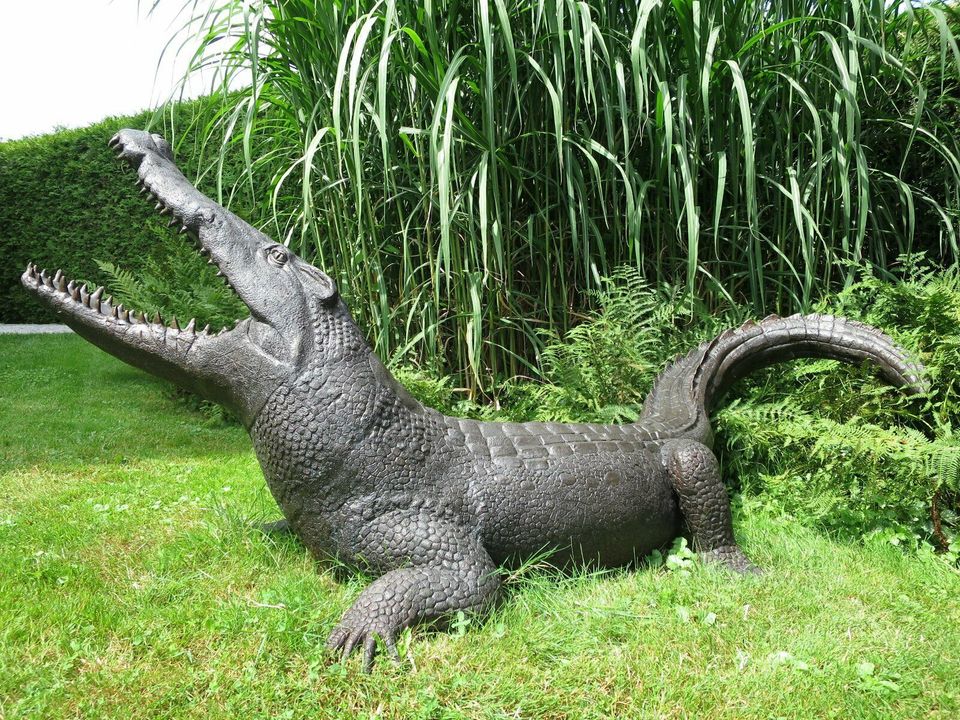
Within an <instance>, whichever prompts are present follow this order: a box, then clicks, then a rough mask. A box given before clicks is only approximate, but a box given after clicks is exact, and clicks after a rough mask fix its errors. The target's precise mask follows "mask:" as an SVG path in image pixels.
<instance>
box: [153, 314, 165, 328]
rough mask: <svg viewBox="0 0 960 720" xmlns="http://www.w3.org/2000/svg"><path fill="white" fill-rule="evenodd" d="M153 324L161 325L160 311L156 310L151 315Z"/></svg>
mask: <svg viewBox="0 0 960 720" xmlns="http://www.w3.org/2000/svg"><path fill="white" fill-rule="evenodd" d="M153 324H154V325H163V318H162V317H160V311H159V310H157V314H156V315H154V316H153Z"/></svg>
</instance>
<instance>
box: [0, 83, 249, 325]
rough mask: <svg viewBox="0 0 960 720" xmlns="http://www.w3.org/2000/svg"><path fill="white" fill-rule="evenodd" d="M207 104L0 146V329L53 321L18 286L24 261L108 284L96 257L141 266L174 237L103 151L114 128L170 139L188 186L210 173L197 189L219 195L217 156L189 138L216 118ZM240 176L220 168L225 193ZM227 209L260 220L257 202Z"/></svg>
mask: <svg viewBox="0 0 960 720" xmlns="http://www.w3.org/2000/svg"><path fill="white" fill-rule="evenodd" d="M219 106H220V103H219V101H217V103H216V107H217V108H219ZM213 107H214V104H213V103H212V102H210V101H208V100H206V99H204V100H198V101H194V102H190V103H183V104H180V105H177V106H174V107H173V108H172V109H170V110H169V114H167V115H163V116H159V115H156V114H154V113H151V112H143V113H140V114H139V115H133V116H129V117H117V118H109V119H106V120H104V121H102V122H99V123H97V124H95V125H90V126H88V127H85V128H80V129H78V130H64V131H61V132H56V133H52V134H49V135H40V136H36V137H30V138H25V139H23V140H15V141H11V142H6V143H0V322H6V323H20V322H48V321H53V320H54V319H55V317H56V316H55V314H54V313H52V312H51V311H49V310H48V309H47V308H45V307H42V306H41V305H40V304H39V303H37V302H36V301H35V300H34V299H33V298H32V297H30V296H29V295H28V294H27V293H26V292H25V291H24V290H23V288H22V287H21V285H20V275H21V274H22V273H23V270H24V268H25V267H26V265H27V262H29V261H32V262H35V263H37V264H38V265H39V266H41V267H46V268H49V269H51V270H54V269H56V268H62V269H63V271H64V273H65V274H66V275H67V276H68V277H71V278H77V279H80V280H84V281H87V282H94V283H97V284H104V283H105V282H106V280H107V277H105V276H104V274H103V273H102V271H101V270H100V269H99V267H98V266H97V262H96V261H97V260H101V261H109V262H111V263H114V264H116V265H118V266H120V267H123V268H127V269H136V268H139V267H140V266H141V265H142V263H143V260H144V258H145V257H147V256H149V255H150V253H151V251H152V250H153V249H154V247H155V246H156V242H157V232H158V231H160V232H170V233H173V231H172V230H170V231H167V230H166V228H165V226H166V220H165V219H164V218H161V217H159V216H158V215H157V214H156V213H155V212H154V211H153V208H152V207H151V205H150V204H149V203H147V202H145V201H144V199H143V198H142V197H141V196H139V195H138V190H137V187H136V185H135V184H134V178H133V175H132V173H131V171H130V170H129V168H127V167H126V166H125V165H121V164H120V163H119V162H118V161H117V160H116V159H115V158H114V156H113V153H112V152H111V151H110V149H109V148H108V147H107V141H108V140H109V139H110V137H111V136H112V135H113V134H114V133H116V132H117V130H119V129H121V128H124V127H134V128H150V129H151V130H153V131H155V132H160V133H162V134H164V135H165V136H167V137H168V139H170V140H172V141H173V144H174V147H175V152H176V156H177V162H178V164H179V165H180V167H181V168H182V169H183V171H184V173H185V174H186V175H187V176H188V177H190V178H191V180H194V179H195V178H197V176H198V175H199V174H200V170H201V169H203V170H206V171H207V172H206V174H205V177H204V178H203V179H202V180H201V181H200V183H199V187H200V189H201V190H203V191H204V192H206V193H207V194H208V195H211V196H212V197H216V168H215V167H212V164H213V163H215V162H216V161H215V159H214V158H215V157H216V154H215V153H214V152H212V151H211V152H206V150H205V149H204V148H202V147H200V146H199V145H198V140H197V138H198V137H202V135H203V133H202V131H201V132H197V131H195V129H196V128H198V127H199V128H202V127H203V125H204V124H205V123H209V122H214V121H215V120H216V118H215V117H214V116H213V112H214V111H213V110H211V108H213ZM171 128H176V129H177V130H178V131H180V134H179V136H178V137H172V135H171ZM214 150H216V148H214ZM241 172H242V157H241V156H240V155H239V153H237V158H236V162H235V163H232V164H230V165H229V166H226V167H224V170H223V175H224V185H223V186H224V187H226V188H230V187H232V186H233V184H234V181H235V180H236V178H237V177H239V176H240V173H241ZM231 204H232V206H233V208H234V210H236V211H237V212H238V213H241V214H243V215H244V216H245V217H247V218H248V219H251V218H252V219H256V215H257V213H256V209H255V204H254V202H252V201H248V202H245V201H244V198H238V197H236V196H235V197H234V198H233V202H232V203H231ZM238 205H247V207H244V208H240V207H237V206H238Z"/></svg>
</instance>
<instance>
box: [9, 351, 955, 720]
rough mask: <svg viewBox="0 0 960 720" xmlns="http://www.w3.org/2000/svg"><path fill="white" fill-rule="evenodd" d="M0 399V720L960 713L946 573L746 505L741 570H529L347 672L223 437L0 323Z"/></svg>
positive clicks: (939, 565)
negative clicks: (396, 653) (484, 607)
mask: <svg viewBox="0 0 960 720" xmlns="http://www.w3.org/2000/svg"><path fill="white" fill-rule="evenodd" d="M0 397H3V398H4V401H3V403H2V404H0V718H13V717H38V718H39V717H42V718H67V717H84V718H95V717H104V718H117V717H122V718H125V719H131V720H132V719H133V718H145V717H151V718H152V717H177V718H191V717H224V718H235V717H244V718H248V717H278V718H280V717H289V718H300V717H319V718H327V717H329V718H340V717H397V718H457V717H470V718H499V717H503V718H506V717H549V718H604V717H612V716H619V717H630V718H633V717H710V718H726V717H729V718H743V717H764V718H766V717H791V718H792V717H796V718H809V717H840V718H869V717H884V718H887V717H904V718H918V717H925V718H926V717H930V718H955V717H958V716H960V687H958V685H957V682H956V680H957V678H958V677H960V631H958V627H960V576H958V575H957V574H956V573H955V572H953V571H951V570H950V569H949V568H948V567H947V566H946V564H945V563H943V562H941V561H939V560H938V559H936V558H935V557H933V556H931V555H928V554H923V553H920V554H904V553H903V552H902V551H900V550H898V549H897V548H894V547H892V546H890V545H889V544H880V543H877V544H870V545H866V546H859V545H852V544H841V543H836V542H832V541H831V540H829V539H827V538H825V537H824V536H822V535H820V534H817V533H815V532H813V531H811V530H808V529H805V528H802V527H800V526H798V525H796V524H793V523H791V522H788V521H785V520H782V519H777V518H771V517H769V516H766V515H764V514H762V513H759V512H757V511H752V510H750V507H751V503H750V502H747V503H746V505H747V508H748V509H747V510H742V511H740V512H739V513H738V517H737V519H736V527H737V531H738V535H739V537H740V539H741V541H742V543H743V545H744V547H745V548H746V550H747V552H748V553H749V555H750V556H751V557H752V558H754V559H755V560H756V561H757V562H758V563H760V564H762V565H763V566H764V567H765V568H766V569H767V573H766V574H765V575H764V576H762V577H760V578H755V579H746V580H745V579H739V578H735V577H731V576H728V575H727V574H725V573H722V572H718V571H714V570H710V569H704V568H700V567H694V568H693V569H692V572H690V573H689V574H687V573H683V572H677V571H667V570H663V569H661V570H649V569H647V570H641V571H637V572H613V573H608V574H604V575H585V576H559V575H556V574H554V573H548V572H539V571H528V572H526V573H524V574H522V575H521V577H519V578H515V579H514V581H512V582H511V583H509V587H510V591H509V592H508V594H507V596H506V599H505V602H504V604H503V606H502V607H501V608H500V609H499V610H498V611H497V612H495V613H494V614H492V615H491V616H489V617H488V618H485V619H476V620H473V621H472V622H470V623H469V624H468V626H466V627H461V630H462V631H460V632H458V631H456V630H454V631H452V632H450V633H428V632H425V631H422V630H417V631H415V632H413V633H412V634H406V635H405V636H404V639H403V644H402V650H403V651H404V652H405V653H407V654H408V655H409V657H410V658H412V662H413V663H415V666H416V671H414V672H411V671H410V669H409V662H411V661H408V666H407V667H403V668H398V667H395V666H393V665H391V664H390V663H388V662H382V663H380V664H378V666H377V668H376V671H375V673H374V674H373V675H372V676H369V677H368V676H363V675H361V674H360V672H359V664H358V663H357V662H356V661H353V662H350V663H348V664H347V665H346V666H341V665H339V664H335V663H332V662H330V661H329V660H328V659H327V658H326V657H325V655H324V653H323V650H322V646H323V640H324V638H325V636H326V633H327V632H328V631H329V630H330V629H331V627H332V626H333V624H334V623H335V622H336V620H337V618H338V617H339V615H340V613H341V612H342V611H343V610H344V609H345V608H346V607H347V605H348V604H349V602H350V601H351V599H352V598H353V597H355V596H356V594H357V593H358V592H359V590H360V588H361V587H362V584H363V580H362V579H361V578H358V577H350V576H348V577H346V578H337V577H335V574H334V573H333V572H332V570H331V569H330V568H326V567H322V566H318V565H317V564H316V563H315V562H314V561H313V560H311V559H310V558H309V557H308V556H307V554H306V552H305V551H304V550H303V548H302V547H300V546H299V545H298V544H297V543H295V542H293V541H288V540H282V541H277V540H275V539H271V538H268V537H266V536H264V535H262V534H261V533H260V532H258V531H257V530H255V529H254V527H253V526H254V524H255V523H257V522H262V521H265V520H269V519H273V518H275V517H277V515H278V513H277V511H276V508H275V506H274V505H273V501H272V500H271V499H270V497H269V494H268V493H267V491H266V489H265V486H264V483H263V479H262V476H261V474H260V471H259V468H258V467H257V463H256V460H255V458H254V457H253V453H252V451H251V448H250V445H249V442H248V440H247V439H246V437H245V436H244V434H243V432H242V431H241V430H240V429H239V428H237V427H233V426H211V425H210V424H209V422H208V421H206V420H205V418H204V417H203V416H201V415H198V414H192V413H191V412H190V411H188V410H186V409H185V408H184V407H183V405H182V404H180V403H178V402H177V401H175V400H173V399H171V397H170V395H169V393H168V391H167V389H166V388H165V386H164V385H162V384H161V383H159V382H155V381H153V380H151V379H149V378H148V377H146V376H145V375H143V374H142V373H139V372H137V371H135V370H132V369H129V368H127V367H126V366H124V365H122V364H120V363H119V362H118V361H116V360H114V359H112V358H110V357H108V356H106V355H104V354H103V353H101V352H99V351H98V350H96V349H94V348H93V347H91V346H89V345H87V344H85V343H84V342H83V341H81V340H80V339H78V338H75V337H29V338H23V337H12V336H5V337H0Z"/></svg>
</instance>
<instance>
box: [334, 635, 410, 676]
mask: <svg viewBox="0 0 960 720" xmlns="http://www.w3.org/2000/svg"><path fill="white" fill-rule="evenodd" d="M395 634H396V633H395V632H392V631H389V630H386V629H382V630H381V629H376V628H372V627H365V626H360V627H350V626H346V625H344V624H342V623H341V624H340V625H338V626H337V627H336V628H334V629H333V632H331V633H330V636H329V637H328V638H327V650H329V651H330V652H331V653H332V654H333V655H334V656H337V655H339V661H340V662H341V663H343V662H346V661H347V660H348V659H349V657H350V656H351V655H352V654H353V653H354V651H356V650H358V649H360V648H363V672H364V673H365V674H369V673H370V672H371V671H372V670H373V661H374V659H375V658H376V656H377V640H378V639H380V640H381V641H382V642H383V644H384V646H385V647H386V648H387V654H388V655H389V656H390V659H391V660H393V661H394V662H400V653H399V651H398V650H397V642H396V639H395Z"/></svg>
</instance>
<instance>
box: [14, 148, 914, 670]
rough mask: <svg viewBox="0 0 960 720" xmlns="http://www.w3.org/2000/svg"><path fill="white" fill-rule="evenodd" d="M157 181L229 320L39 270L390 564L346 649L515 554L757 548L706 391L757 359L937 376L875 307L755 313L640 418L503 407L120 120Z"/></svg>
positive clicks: (314, 536) (344, 637) (272, 471)
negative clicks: (734, 501)
mask: <svg viewBox="0 0 960 720" xmlns="http://www.w3.org/2000/svg"><path fill="white" fill-rule="evenodd" d="M110 146H111V147H112V148H114V149H115V150H116V151H117V153H118V155H119V157H121V158H122V159H124V160H126V161H127V162H128V163H129V164H130V165H131V166H132V167H133V168H135V170H136V173H137V175H138V184H139V185H140V187H141V192H142V193H144V194H146V195H147V196H148V197H149V198H150V199H151V200H153V199H155V200H156V207H157V209H158V210H159V211H160V212H161V214H166V215H170V216H172V220H171V224H173V223H178V224H180V226H181V232H184V233H189V234H190V235H191V236H192V237H193V238H194V239H196V241H197V242H198V244H199V252H200V253H201V254H203V255H205V256H209V262H211V263H214V264H215V265H216V266H217V268H218V269H219V271H220V273H222V274H223V275H224V276H225V279H226V281H227V282H228V284H229V285H230V286H231V287H232V288H233V290H234V291H235V292H236V293H237V295H239V297H240V298H241V299H242V300H243V302H244V303H245V304H246V306H247V307H248V308H249V311H250V317H249V318H248V319H246V320H243V321H241V322H240V323H239V324H238V325H237V326H236V327H235V328H234V329H232V330H229V331H227V330H222V331H221V332H220V333H217V334H211V333H209V332H208V331H207V330H206V329H204V330H198V329H197V328H196V327H195V324H194V322H193V321H191V322H190V323H189V324H188V325H186V326H185V327H182V328H181V327H179V326H178V324H177V323H176V320H173V322H172V323H170V324H169V325H165V324H164V323H163V321H162V319H161V318H159V317H156V318H154V319H153V320H152V321H151V320H150V319H148V318H146V317H144V316H143V314H142V313H136V312H131V311H130V310H128V309H127V308H124V307H123V306H122V305H115V304H113V303H112V302H111V300H110V299H109V298H104V297H103V288H97V289H96V290H94V291H92V292H90V291H88V289H87V287H86V286H82V287H78V286H77V285H76V283H74V282H73V281H68V280H67V279H66V278H65V277H64V276H63V273H62V272H60V271H57V272H56V273H55V274H52V275H51V274H50V273H48V272H47V271H46V270H38V269H37V268H36V267H35V266H34V265H32V264H31V265H29V266H28V267H27V270H26V272H25V273H24V274H23V277H22V282H23V285H24V286H25V287H26V288H27V289H28V290H29V291H31V292H32V293H34V294H35V295H36V296H37V297H39V298H40V299H41V300H43V301H44V302H46V303H47V304H49V305H50V306H52V307H53V308H55V309H56V310H58V311H59V312H60V313H61V314H62V315H63V318H64V320H65V321H66V323H67V324H68V325H70V326H71V327H72V328H73V329H74V330H75V331H76V332H77V333H79V334H80V335H81V336H83V337H84V338H86V339H87V340H89V341H91V342H92V343H94V344H96V345H98V346H99V347H101V348H103V349H104V350H106V351H107V352H109V353H111V354H113V355H115V356H117V357H118V358H120V359H121V360H124V361H126V362H128V363H130V364H132V365H135V366H136V367H139V368H142V369H144V370H146V371H148V372H150V373H152V374H154V375H158V376H160V377H162V378H165V379H167V380H169V381H172V382H173V383H176V384H177V385H179V386H181V387H183V388H186V389H187V390H190V391H192V392H195V393H197V394H199V395H201V396H203V397H206V398H209V399H210V400H213V401H216V402H218V403H222V404H223V405H225V406H227V407H228V408H229V409H231V410H232V411H233V412H234V413H235V414H236V415H237V416H238V417H239V418H240V419H241V421H242V422H243V424H244V426H245V427H246V428H247V430H248V431H249V434H250V437H251V438H252V440H253V446H254V448H255V450H256V454H257V458H258V459H259V461H260V465H261V467H262V469H263V473H264V475H265V477H266V481H267V484H268V485H269V487H270V491H271V492H272V494H273V496H274V498H276V501H277V503H278V504H279V506H280V508H281V509H282V511H283V515H284V517H285V518H286V522H287V524H288V527H289V529H290V530H292V531H293V532H294V533H295V534H296V535H297V537H299V538H300V540H301V541H302V542H303V544H304V545H305V546H306V547H307V548H308V549H309V550H310V551H311V552H312V553H313V554H314V555H316V556H319V557H331V556H333V557H336V558H338V559H339V560H341V561H344V562H346V563H348V564H350V565H353V566H359V567H362V568H365V569H367V570H368V571H370V572H372V573H373V574H374V575H376V576H377V579H376V580H374V581H373V582H372V583H371V584H370V585H369V586H368V587H367V588H366V589H365V590H363V592H362V593H361V594H360V595H359V597H358V598H357V600H356V602H355V603H354V604H353V606H352V607H351V608H349V609H348V610H347V611H346V613H345V614H344V615H343V618H342V620H341V622H340V623H339V624H338V625H337V626H336V627H335V628H334V629H333V631H332V632H331V633H330V636H329V640H328V646H329V647H330V648H331V649H332V650H333V651H334V652H337V653H340V654H341V655H342V657H343V658H344V659H346V658H347V657H348V656H349V655H350V654H351V653H352V652H353V651H354V650H359V649H362V650H363V653H364V663H363V668H364V670H369V669H370V667H371V664H372V662H373V659H374V655H375V653H376V651H377V643H378V640H379V641H380V642H381V643H382V644H383V645H384V646H385V647H386V649H387V650H388V651H389V652H390V653H391V655H393V656H394V657H396V654H397V650H396V644H395V643H396V638H397V635H398V633H399V632H400V631H401V630H402V629H403V628H405V627H407V626H408V625H411V624H413V623H418V622H424V621H432V620H442V619H444V618H445V617H448V616H449V615H450V614H451V613H455V612H457V611H476V610H480V609H482V608H485V607H487V606H489V605H490V604H491V602H492V600H493V599H494V598H495V596H496V595H497V591H498V587H499V585H500V578H499V574H498V566H499V565H502V564H505V563H509V562H511V561H516V560H522V559H523V558H526V557H529V556H531V555H532V554H535V553H539V552H541V551H543V550H544V549H552V550H553V552H554V557H555V558H556V559H557V561H558V562H564V561H571V560H572V561H586V562H588V563H593V564H598V565H603V566H619V565H626V564H630V563H631V562H632V561H633V560H634V559H635V558H637V557H642V556H644V555H645V554H647V553H648V552H649V551H651V550H652V549H654V548H657V547H661V546H663V545H664V544H666V543H669V542H670V541H671V540H672V539H673V538H674V537H676V536H677V535H678V534H680V533H682V532H683V531H684V529H685V528H686V530H687V531H688V532H689V534H690V535H691V536H692V540H693V543H694V546H695V547H696V548H697V549H698V551H699V552H700V553H701V556H702V557H703V558H704V559H705V560H708V561H713V562H717V563H720V564H722V565H723V566H726V567H727V568H730V569H732V570H734V571H737V572H740V573H748V572H754V571H755V570H756V568H755V567H754V566H753V565H752V564H751V563H750V561H749V560H748V559H747V558H746V556H745V555H744V554H743V552H742V551H741V550H740V548H739V547H738V546H737V544H736V541H735V540H734V533H733V528H732V522H731V515H730V504H729V500H728V496H727V491H726V489H725V488H724V486H723V484H722V483H721V479H720V473H719V471H718V467H717V459H716V457H715V456H714V454H713V452H712V451H711V445H712V432H711V429H710V423H709V416H708V409H709V407H710V404H711V401H712V400H714V399H716V398H718V397H719V396H720V394H721V393H722V392H723V391H724V389H725V388H726V387H727V386H728V385H729V384H730V383H731V382H733V381H734V380H735V379H737V378H739V377H741V376H743V375H744V374H746V373H747V372H748V371H750V370H752V369H755V368H758V367H761V366H765V365H768V364H771V363H774V362H778V361H782V360H788V359H791V358H796V357H802V356H807V357H826V358H835V359H838V360H844V361H848V362H861V361H864V360H868V361H872V362H873V363H875V364H876V365H877V366H878V367H879V370H880V372H881V373H882V375H883V376H884V377H885V378H886V379H887V380H888V381H890V382H891V383H893V384H895V385H898V386H903V387H905V388H907V389H908V390H909V391H912V392H918V391H922V381H921V380H920V368H919V367H918V366H917V365H914V364H911V362H910V361H909V360H908V359H907V357H906V356H905V354H904V353H903V352H902V351H901V350H900V349H899V348H898V347H896V346H895V345H894V344H893V342H892V341H891V340H890V339H889V338H887V337H886V336H884V335H882V334H881V333H880V332H879V331H878V330H875V329H874V328H872V327H869V326H866V325H863V324H860V323H856V322H851V321H848V320H843V319H841V318H835V317H831V316H826V315H807V316H805V317H801V316H793V317H789V318H778V317H774V316H771V317H769V318H766V319H764V320H762V321H760V322H759V323H754V322H748V323H747V324H745V325H743V326H742V327H740V328H737V329H735V330H728V331H727V332H725V333H723V334H722V335H720V336H719V337H717V338H716V339H714V340H712V341H710V342H707V343H704V344H702V345H701V346H700V347H698V348H696V349H695V350H694V351H693V352H691V353H690V354H689V355H687V356H686V357H683V358H682V359H679V360H677V361H676V362H674V363H673V364H672V365H670V366H669V367H668V368H667V369H666V370H664V372H663V373H662V374H661V375H660V376H659V377H658V379H657V381H656V383H655V385H654V388H653V390H652V392H651V393H650V396H649V397H648V398H647V400H646V403H645V405H644V409H643V414H642V417H641V419H640V420H639V422H637V423H634V424H630V425H596V424H565V423H491V422H477V421H475V420H465V419H461V418H455V417H447V416H444V415H442V414H441V413H439V412H437V411H435V410H432V409H430V408H428V407H425V406H423V405H421V404H420V403H419V402H418V401H417V400H416V399H414V398H413V397H412V396H411V395H410V394H409V393H408V392H407V391H406V390H405V389H404V388H403V387H402V386H401V385H400V384H399V383H398V382H397V381H396V380H395V379H394V378H393V377H392V376H391V375H390V373H389V372H388V371H387V369H386V368H385V367H384V366H383V364H382V363H381V362H380V360H379V359H378V358H377V356H376V355H375V354H374V353H373V352H372V350H371V349H370V347H369V345H368V344H367V342H366V340H365V339H364V335H363V333H362V332H361V331H360V329H359V328H358V327H357V325H356V324H355V323H354V321H353V319H352V318H351V316H350V312H349V311H348V309H347V307H346V305H345V304H344V302H343V300H342V299H341V298H340V296H339V295H338V293H337V287H336V285H335V283H334V281H333V280H331V279H330V278H329V277H328V276H327V275H325V274H324V273H323V272H321V271H320V270H318V269H317V268H316V267H314V266H313V265H311V264H309V263H307V262H306V261H304V260H302V259H301V258H299V257H297V256H296V255H295V254H294V253H292V252H290V250H289V249H288V248H286V247H284V246H283V245H280V244H278V243H276V242H274V241H272V240H271V239H270V238H268V237H266V236H265V235H264V234H263V233H261V232H260V231H258V230H256V229H255V228H253V227H251V226H250V225H248V224H247V223H246V222H244V221H243V220H241V219H240V218H238V217H237V216H236V215H234V214H233V213H231V212H229V211H228V210H225V209H224V208H222V207H220V206H219V205H217V204H216V203H214V202H213V201H212V200H210V199H209V198H207V197H205V196H204V195H202V194H201V193H200V192H199V191H198V190H196V189H195V188H194V187H193V186H192V185H191V184H190V183H189V182H188V181H187V179H186V178H185V177H184V175H183V174H182V173H181V172H180V171H179V170H178V169H177V167H176V165H175V164H174V162H173V154H172V152H171V149H170V146H169V145H168V144H167V143H166V142H165V141H164V140H163V138H161V137H160V136H159V135H151V134H148V133H146V132H142V131H136V130H122V131H121V132H119V133H118V134H117V135H116V136H114V137H113V139H111V141H110Z"/></svg>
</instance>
